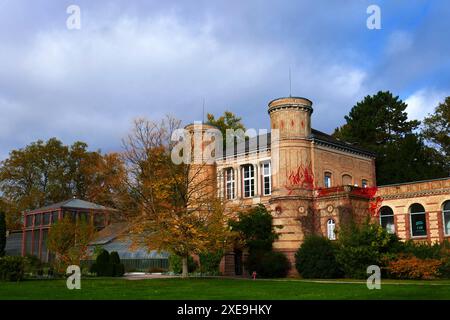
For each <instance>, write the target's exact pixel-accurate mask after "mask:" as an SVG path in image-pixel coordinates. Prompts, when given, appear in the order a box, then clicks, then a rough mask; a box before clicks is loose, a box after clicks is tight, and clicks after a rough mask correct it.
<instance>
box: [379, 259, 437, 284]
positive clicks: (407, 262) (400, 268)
mask: <svg viewBox="0 0 450 320" xmlns="http://www.w3.org/2000/svg"><path fill="white" fill-rule="evenodd" d="M441 265H442V261H441V260H437V259H419V258H417V257H403V258H400V259H398V260H395V261H391V262H390V263H389V266H388V271H389V274H390V275H391V276H392V277H394V278H398V279H426V280H428V279H435V278H437V277H438V276H439V268H440V267H441Z"/></svg>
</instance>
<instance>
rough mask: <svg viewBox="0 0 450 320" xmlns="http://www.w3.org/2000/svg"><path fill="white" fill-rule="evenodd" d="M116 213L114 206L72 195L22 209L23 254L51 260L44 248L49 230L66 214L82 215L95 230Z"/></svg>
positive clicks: (75, 219)
mask: <svg viewBox="0 0 450 320" xmlns="http://www.w3.org/2000/svg"><path fill="white" fill-rule="evenodd" d="M116 214H118V212H117V210H115V209H112V208H107V207H104V206H101V205H98V204H95V203H92V202H88V201H84V200H80V199H75V198H74V199H69V200H66V201H63V202H59V203H55V204H52V205H49V206H46V207H43V208H39V209H35V210H31V211H26V212H24V213H23V215H24V225H23V233H22V255H23V256H25V255H34V256H36V257H38V258H39V259H40V260H41V261H43V262H48V261H51V260H52V259H53V258H54V257H53V254H52V253H51V252H49V251H48V249H47V237H48V231H49V229H50V228H51V226H52V225H53V224H55V223H56V222H57V221H59V220H61V219H63V218H64V217H66V216H70V217H71V218H72V220H73V221H78V220H80V219H85V220H86V221H89V222H91V223H92V224H93V225H94V226H95V228H96V230H101V229H103V228H104V227H106V226H107V225H109V224H110V223H111V222H113V221H114V220H115V218H116Z"/></svg>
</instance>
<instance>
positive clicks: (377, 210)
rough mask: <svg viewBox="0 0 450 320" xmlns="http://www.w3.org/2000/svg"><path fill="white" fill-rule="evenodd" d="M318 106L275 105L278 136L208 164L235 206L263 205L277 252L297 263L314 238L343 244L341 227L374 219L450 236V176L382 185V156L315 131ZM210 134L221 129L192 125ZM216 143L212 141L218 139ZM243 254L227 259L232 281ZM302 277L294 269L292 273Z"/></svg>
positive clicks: (409, 231)
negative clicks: (378, 167)
mask: <svg viewBox="0 0 450 320" xmlns="http://www.w3.org/2000/svg"><path fill="white" fill-rule="evenodd" d="M312 112H313V108H312V102H311V101H310V100H308V99H305V98H300V97H287V98H279V99H275V100H273V101H271V102H269V104H268V114H269V116H270V124H271V130H270V131H271V132H270V133H265V134H260V135H256V136H254V137H250V138H249V139H247V140H246V141H245V142H242V143H240V144H237V145H235V144H232V145H231V147H230V146H227V148H226V149H224V150H225V152H224V153H223V154H222V153H220V154H219V153H216V154H215V155H214V161H212V162H209V163H208V164H205V166H204V168H205V169H204V174H205V175H207V176H208V177H209V180H210V181H213V184H214V189H215V192H216V193H217V196H218V197H222V198H223V199H226V201H227V203H228V204H229V205H230V207H236V206H239V207H241V208H244V207H250V206H252V205H255V204H257V203H262V204H264V205H265V206H266V207H267V208H268V210H269V211H270V212H271V214H272V216H273V219H274V224H276V225H281V226H282V227H283V228H282V229H279V231H278V232H279V234H280V237H279V239H278V240H277V241H276V242H275V243H274V249H275V250H278V251H281V252H283V253H285V254H286V255H287V257H288V258H289V260H290V261H291V263H292V264H293V263H294V254H295V252H296V251H297V249H298V248H299V246H300V245H301V243H302V241H303V239H304V237H305V236H306V235H308V234H311V233H316V234H321V235H323V236H326V237H328V238H329V239H332V240H334V239H336V233H335V230H336V228H338V227H339V225H340V224H341V223H345V222H346V221H348V220H349V219H353V220H355V219H356V220H357V221H358V220H362V219H365V218H366V217H368V216H371V217H373V219H377V220H378V221H380V223H381V225H382V226H383V227H384V228H387V229H388V230H389V231H390V232H396V233H397V234H398V235H399V237H400V238H402V239H410V238H412V239H418V240H427V241H443V240H444V239H445V238H450V178H446V179H440V180H433V181H424V182H410V183H405V184H399V185H391V186H379V187H377V185H376V178H375V177H376V175H375V155H374V154H373V153H371V152H370V151H368V150H364V149H362V148H360V147H358V146H355V145H352V144H349V143H346V142H344V141H340V140H338V139H335V138H333V137H332V136H330V135H328V134H326V133H323V132H320V131H318V130H315V129H313V128H312V127H311V114H312ZM186 129H187V130H189V132H190V133H191V134H195V133H200V134H201V137H202V150H203V149H205V146H206V145H207V144H208V142H205V141H206V140H207V139H205V134H206V132H207V131H208V130H214V127H212V126H209V125H205V124H200V125H197V126H196V125H189V126H187V127H186ZM211 141H212V140H211ZM242 259H243V258H242V252H241V251H239V250H236V251H235V252H229V253H228V254H227V255H226V256H225V257H224V259H223V261H222V265H221V268H222V272H223V273H224V274H226V275H239V274H242V273H243V272H244V271H243V267H242V265H243V264H242ZM291 269H292V271H293V272H295V268H291Z"/></svg>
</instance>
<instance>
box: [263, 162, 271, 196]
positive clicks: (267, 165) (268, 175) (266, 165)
mask: <svg viewBox="0 0 450 320" xmlns="http://www.w3.org/2000/svg"><path fill="white" fill-rule="evenodd" d="M266 168H267V169H268V173H266V170H265V169H266ZM261 173H262V193H263V195H264V196H270V195H271V194H272V166H271V164H270V162H264V163H262V164H261ZM266 180H267V182H268V183H269V192H268V193H266Z"/></svg>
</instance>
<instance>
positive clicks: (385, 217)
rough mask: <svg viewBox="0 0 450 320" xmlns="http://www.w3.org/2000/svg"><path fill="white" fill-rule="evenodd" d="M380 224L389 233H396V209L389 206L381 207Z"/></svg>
mask: <svg viewBox="0 0 450 320" xmlns="http://www.w3.org/2000/svg"><path fill="white" fill-rule="evenodd" d="M380 224H381V227H382V228H383V229H385V230H386V231H387V232H389V233H395V223H394V211H392V209H391V208H390V207H388V206H384V207H381V209H380Z"/></svg>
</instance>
